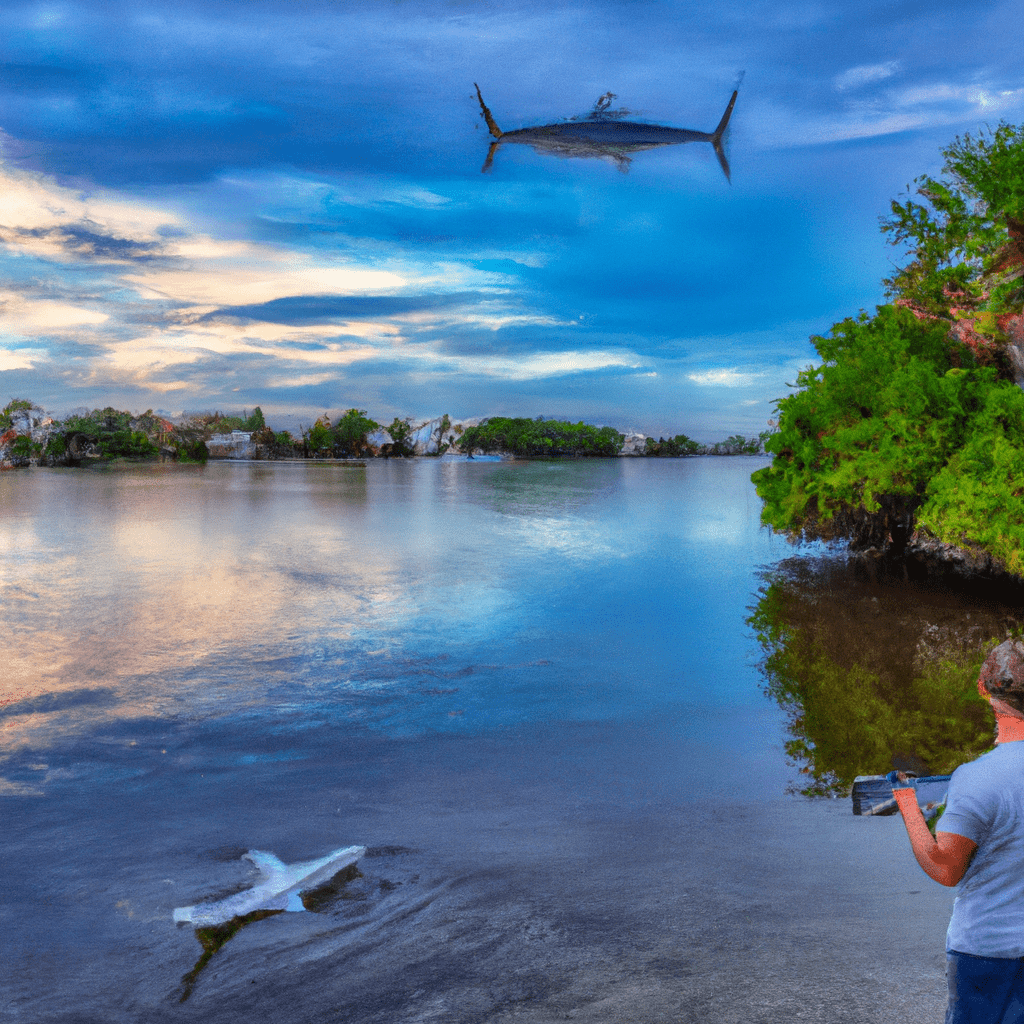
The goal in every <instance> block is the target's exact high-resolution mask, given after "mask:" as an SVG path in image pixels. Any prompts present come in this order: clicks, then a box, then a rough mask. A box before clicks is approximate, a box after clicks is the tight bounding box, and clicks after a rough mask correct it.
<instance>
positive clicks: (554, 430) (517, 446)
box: [459, 416, 625, 458]
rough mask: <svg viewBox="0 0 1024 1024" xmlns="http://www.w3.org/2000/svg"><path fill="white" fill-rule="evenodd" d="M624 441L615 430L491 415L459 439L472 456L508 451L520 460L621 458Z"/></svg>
mask: <svg viewBox="0 0 1024 1024" xmlns="http://www.w3.org/2000/svg"><path fill="white" fill-rule="evenodd" d="M624 440H625V438H624V435H622V434H620V433H619V432H618V431H617V430H615V429H614V428H613V427H593V426H591V425H590V424H588V423H582V422H581V423H566V422H563V421H561V420H545V419H543V418H538V419H536V420H528V419H508V418H507V417H504V416H492V417H491V418H490V419H487V420H484V421H483V422H482V423H480V424H479V425H478V426H475V427H467V428H466V430H464V431H463V433H462V435H461V437H460V438H459V448H460V449H461V450H462V451H464V452H469V453H472V452H474V451H478V450H479V451H484V452H495V451H500V452H508V453H510V454H512V455H517V456H519V457H520V458H559V457H564V456H570V457H582V456H613V455H618V453H619V450H620V449H621V448H622V442H623V441H624Z"/></svg>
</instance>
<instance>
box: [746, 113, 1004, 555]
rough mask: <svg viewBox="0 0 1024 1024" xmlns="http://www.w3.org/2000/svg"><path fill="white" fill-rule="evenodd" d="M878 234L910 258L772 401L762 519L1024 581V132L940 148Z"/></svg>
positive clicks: (761, 484) (820, 343) (793, 530)
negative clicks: (959, 553) (971, 561)
mask: <svg viewBox="0 0 1024 1024" xmlns="http://www.w3.org/2000/svg"><path fill="white" fill-rule="evenodd" d="M944 155H945V157H946V163H945V165H944V168H943V174H944V177H943V178H941V179H938V180H936V179H933V178H930V177H922V178H919V179H918V180H917V186H918V188H917V191H916V195H917V196H919V197H920V198H921V199H923V200H924V201H923V202H920V201H918V199H915V198H908V199H906V200H905V201H904V202H893V204H892V216H891V217H890V218H889V219H887V220H885V221H884V222H883V225H882V228H883V231H885V232H887V233H888V234H889V235H890V236H891V239H892V241H893V242H895V243H899V244H904V245H906V247H907V255H908V257H909V261H908V262H907V263H906V265H905V266H903V267H902V268H901V269H899V270H898V271H897V272H896V273H895V274H894V275H893V277H892V278H890V279H889V280H887V281H886V282H885V284H886V287H887V288H888V291H889V295H890V297H891V298H892V299H893V300H894V301H893V302H892V303H891V304H889V305H883V306H880V307H878V309H877V310H876V312H875V313H874V315H870V316H869V315H868V314H866V313H863V312H862V313H861V314H860V315H859V316H858V317H855V318H849V319H846V320H844V321H842V322H841V323H838V324H836V325H834V326H833V328H832V330H831V332H830V334H829V335H828V336H827V337H815V338H812V339H811V340H812V343H813V344H814V346H815V349H816V350H817V352H818V355H819V356H820V357H821V359H822V362H821V364H820V365H818V366H812V367H809V368H808V369H806V370H805V371H803V372H802V373H801V374H800V375H799V377H798V378H797V383H796V390H795V392H794V393H793V394H791V395H789V396H787V397H786V398H783V399H781V400H780V401H779V402H777V403H776V404H777V409H778V427H779V429H778V431H777V433H775V434H774V435H773V436H772V437H771V438H770V439H769V440H768V442H767V444H766V445H765V449H766V451H767V452H769V453H770V454H772V455H774V460H773V463H772V465H771V466H769V467H766V468H765V469H762V470H759V471H758V472H757V473H755V474H754V476H753V479H754V482H755V484H756V486H757V491H758V494H759V495H760V496H761V498H762V499H763V501H764V509H763V513H762V518H763V521H764V522H765V523H767V524H769V525H771V526H772V527H774V528H775V529H778V530H780V531H782V532H785V533H787V534H789V535H790V536H793V537H806V538H822V539H845V540H847V541H849V542H851V544H852V546H854V547H857V546H861V547H864V546H868V545H875V546H879V547H886V546H888V545H891V544H893V543H894V542H895V541H896V538H897V536H907V535H910V534H911V533H912V532H913V531H914V530H917V531H918V536H928V537H933V538H936V539H938V540H939V541H942V542H944V543H947V544H951V545H954V546H956V547H960V548H966V549H968V550H974V551H978V552H981V553H983V554H984V555H985V556H986V557H988V558H990V559H991V560H992V561H993V562H994V563H995V564H996V565H998V566H999V567H1000V568H1002V569H1005V570H1007V571H1009V572H1011V573H1013V574H1016V575H1024V392H1022V391H1021V388H1020V387H1018V386H1017V384H1018V383H1024V305H1022V303H1024V286H1022V275H1024V235H1022V228H1024V222H1022V217H1024V130H1022V129H1020V128H1015V127H1012V126H1009V125H1005V124H1003V125H1000V126H999V127H998V128H997V129H996V130H995V131H994V132H992V133H991V134H987V135H982V136H979V137H977V138H972V137H971V136H964V137H963V138H960V139H957V140H956V141H955V142H954V143H953V144H952V145H951V146H950V147H949V148H948V149H946V150H945V151H944Z"/></svg>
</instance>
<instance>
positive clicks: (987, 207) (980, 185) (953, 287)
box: [882, 123, 1024, 319]
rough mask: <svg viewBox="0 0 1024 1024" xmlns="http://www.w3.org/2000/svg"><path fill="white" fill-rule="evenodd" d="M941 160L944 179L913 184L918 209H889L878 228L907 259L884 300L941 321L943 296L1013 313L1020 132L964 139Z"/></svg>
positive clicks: (1018, 286) (1021, 212) (1017, 278)
mask: <svg viewBox="0 0 1024 1024" xmlns="http://www.w3.org/2000/svg"><path fill="white" fill-rule="evenodd" d="M943 156H944V157H945V158H946V159H945V163H944V164H943V168H942V170H943V174H944V175H946V177H945V178H944V179H940V180H936V179H934V178H931V177H929V176H927V175H925V176H922V177H920V178H918V179H916V181H915V185H916V186H917V189H916V194H917V195H919V196H921V197H922V198H923V199H924V200H925V202H924V203H921V202H918V201H917V200H915V199H912V198H908V199H907V200H906V201H905V202H902V203H900V202H896V201H893V203H892V204H891V209H892V216H891V217H890V218H888V219H886V220H884V221H883V223H882V230H883V231H885V232H886V233H887V234H890V235H891V236H892V241H893V243H894V244H897V245H899V244H902V245H906V246H907V248H908V250H909V254H910V256H911V257H912V258H911V261H910V262H909V263H908V264H907V265H906V266H905V267H903V268H901V269H900V270H898V271H897V273H896V274H895V275H894V276H893V277H891V278H889V279H887V280H886V282H885V283H886V285H887V287H888V289H889V294H890V295H892V296H894V297H897V298H899V299H901V300H902V301H903V302H905V303H906V304H907V305H909V306H911V307H912V308H916V309H918V310H920V311H921V312H924V313H928V314H931V315H934V316H939V317H943V318H946V319H949V318H950V316H951V314H950V293H957V294H958V295H959V296H960V299H961V302H962V301H963V300H964V299H967V300H968V305H970V306H974V307H976V308H980V309H990V310H991V309H998V310H1006V309H1010V308H1012V307H1019V306H1020V304H1021V302H1022V301H1024V289H1022V278H1021V274H1020V270H1021V268H1022V266H1024V249H1022V248H1021V242H1022V241H1024V239H1022V238H1021V235H1020V231H1021V226H1022V221H1024V128H1022V127H1014V126H1013V125H1008V124H1005V123H1002V124H1000V125H999V127H998V128H996V130H995V131H994V132H993V133H991V135H987V136H986V135H980V136H978V137H975V138H972V137H971V136H970V135H964V136H963V137H962V138H958V139H956V140H955V141H954V142H953V144H952V145H951V146H949V147H947V148H946V149H945V150H944V151H943ZM1015 257H1016V258H1015ZM1008 270H1009V271H1010V273H1009V274H1007V273H1006V271H1008Z"/></svg>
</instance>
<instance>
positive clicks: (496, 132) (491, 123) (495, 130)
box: [473, 82, 736, 139]
mask: <svg viewBox="0 0 1024 1024" xmlns="http://www.w3.org/2000/svg"><path fill="white" fill-rule="evenodd" d="M473 85H475V86H476V98H477V99H478V100H479V101H480V112H481V113H482V114H483V115H484V120H485V121H486V122H487V127H488V128H489V129H490V132H491V134H492V135H493V136H494V137H495V138H496V139H500V138H501V137H502V135H504V134H505V133H504V132H503V131H502V130H501V129H500V128H499V127H498V125H497V123H496V122H495V120H494V118H493V117H491V112H490V110H488V109H487V104H486V103H484V98H483V96H481V95H480V86H479V85H477V84H476V82H474V83H473ZM735 98H736V97H735V96H733V99H735ZM729 109H730V110H731V109H732V108H731V107H730V108H729ZM726 120H728V118H726Z"/></svg>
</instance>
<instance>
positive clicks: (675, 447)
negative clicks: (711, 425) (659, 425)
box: [644, 434, 707, 458]
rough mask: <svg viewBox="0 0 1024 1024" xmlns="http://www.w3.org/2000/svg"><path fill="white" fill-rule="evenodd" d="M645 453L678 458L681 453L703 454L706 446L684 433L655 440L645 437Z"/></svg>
mask: <svg viewBox="0 0 1024 1024" xmlns="http://www.w3.org/2000/svg"><path fill="white" fill-rule="evenodd" d="M644 445H645V454H646V455H654V456H661V457H662V458H665V457H668V458H678V457H680V456H683V455H704V454H705V453H706V452H707V446H706V445H703V444H701V443H700V442H699V441H694V440H693V438H690V437H687V436H686V435H685V434H676V436H675V437H669V438H665V437H659V438H658V440H657V441H655V440H654V438H653V437H649V438H647V440H646V441H645V442H644Z"/></svg>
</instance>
